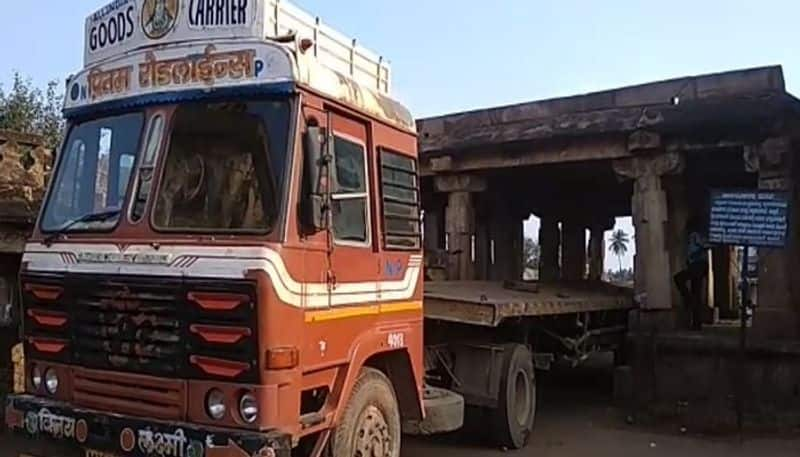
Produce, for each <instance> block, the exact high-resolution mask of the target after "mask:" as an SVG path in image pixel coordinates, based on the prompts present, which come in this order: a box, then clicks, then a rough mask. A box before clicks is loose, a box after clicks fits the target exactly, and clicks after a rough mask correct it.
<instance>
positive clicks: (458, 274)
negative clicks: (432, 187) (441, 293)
mask: <svg viewBox="0 0 800 457" xmlns="http://www.w3.org/2000/svg"><path fill="white" fill-rule="evenodd" d="M435 184H436V190H437V191H439V192H446V193H447V194H448V199H447V209H446V210H445V230H446V232H447V236H448V244H449V246H448V257H449V261H448V268H447V273H448V279H451V280H470V279H474V264H473V262H472V237H473V235H474V234H475V210H474V206H473V198H472V193H475V192H483V191H484V190H486V187H487V185H486V181H485V180H483V179H481V178H479V177H476V176H472V175H452V176H437V177H436V180H435Z"/></svg>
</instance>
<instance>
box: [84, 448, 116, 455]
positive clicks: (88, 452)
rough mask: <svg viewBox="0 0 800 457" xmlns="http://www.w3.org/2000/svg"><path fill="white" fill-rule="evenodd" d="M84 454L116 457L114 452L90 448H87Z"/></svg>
mask: <svg viewBox="0 0 800 457" xmlns="http://www.w3.org/2000/svg"><path fill="white" fill-rule="evenodd" d="M84 455H85V457H118V456H117V455H116V454H112V453H110V452H103V451H95V450H92V449H87V450H86V453H85V454H84Z"/></svg>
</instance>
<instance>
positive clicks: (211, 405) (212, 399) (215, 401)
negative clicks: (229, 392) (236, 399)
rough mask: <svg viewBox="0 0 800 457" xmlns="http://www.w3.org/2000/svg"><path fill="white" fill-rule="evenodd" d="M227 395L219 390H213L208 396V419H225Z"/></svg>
mask: <svg viewBox="0 0 800 457" xmlns="http://www.w3.org/2000/svg"><path fill="white" fill-rule="evenodd" d="M227 409H228V408H227V407H226V406H225V394H223V393H222V391H221V390H219V389H211V390H210V391H208V395H206V413H208V417H210V418H212V419H214V420H220V419H222V418H223V417H225V411H227Z"/></svg>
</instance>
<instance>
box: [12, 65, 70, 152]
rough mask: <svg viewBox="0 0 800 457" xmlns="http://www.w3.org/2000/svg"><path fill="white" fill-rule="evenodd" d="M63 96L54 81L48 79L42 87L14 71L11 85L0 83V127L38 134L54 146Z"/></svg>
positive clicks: (60, 124)
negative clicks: (9, 87)
mask: <svg viewBox="0 0 800 457" xmlns="http://www.w3.org/2000/svg"><path fill="white" fill-rule="evenodd" d="M63 99H64V96H63V94H61V93H60V92H59V91H58V83H57V82H55V81H51V82H50V83H48V84H47V88H46V89H45V90H44V91H42V90H41V89H39V88H37V87H34V86H33V82H32V81H31V80H30V78H25V77H23V76H22V75H21V74H20V73H18V72H17V73H14V82H13V83H12V84H11V89H10V90H8V91H6V90H5V89H4V88H3V87H0V129H4V130H13V131H16V132H21V133H32V134H36V135H41V136H42V137H44V139H45V146H47V147H49V148H51V149H54V148H56V147H57V146H58V143H59V141H61V135H62V132H63V129H64V118H63V117H62V116H61V103H62V101H63Z"/></svg>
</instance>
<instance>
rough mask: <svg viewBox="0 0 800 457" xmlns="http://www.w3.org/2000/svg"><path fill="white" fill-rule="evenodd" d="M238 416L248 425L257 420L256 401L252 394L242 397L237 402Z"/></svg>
mask: <svg viewBox="0 0 800 457" xmlns="http://www.w3.org/2000/svg"><path fill="white" fill-rule="evenodd" d="M239 414H240V415H241V416H242V420H243V421H245V422H247V423H248V424H252V423H253V422H255V421H256V419H258V401H256V397H255V396H254V395H253V394H251V393H246V394H244V395H242V398H241V400H239Z"/></svg>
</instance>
